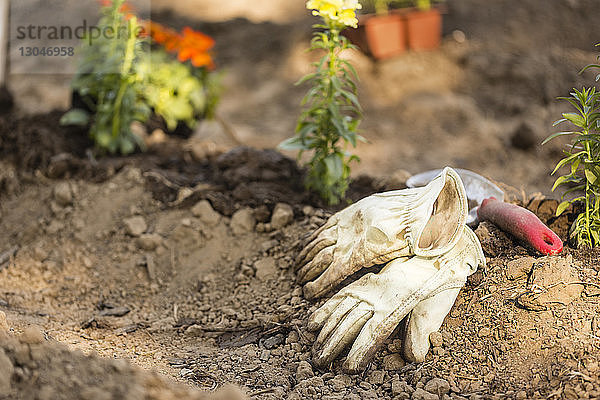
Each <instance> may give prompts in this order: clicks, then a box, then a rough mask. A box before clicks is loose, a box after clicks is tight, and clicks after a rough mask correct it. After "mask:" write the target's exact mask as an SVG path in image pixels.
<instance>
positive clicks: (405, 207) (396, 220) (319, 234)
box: [297, 168, 485, 373]
mask: <svg viewBox="0 0 600 400" xmlns="http://www.w3.org/2000/svg"><path fill="white" fill-rule="evenodd" d="M467 214H468V204H467V197H466V194H465V189H464V186H463V183H462V181H461V179H460V177H459V176H458V174H457V173H456V172H455V171H454V170H453V169H451V168H445V169H444V170H443V171H442V173H441V174H440V175H439V176H438V177H437V178H435V179H434V180H433V181H431V182H430V183H429V184H428V185H427V186H424V187H421V188H415V189H404V190H396V191H390V192H385V193H378V194H374V195H372V196H369V197H366V198H364V199H362V200H360V201H359V202H357V203H355V204H353V205H351V206H349V207H347V208H345V209H344V210H342V211H340V212H338V213H337V214H335V215H333V216H332V217H331V218H329V220H328V221H327V223H326V224H325V225H324V226H322V227H321V228H319V229H318V230H317V231H316V232H314V233H313V234H312V235H311V237H310V238H309V239H308V240H307V244H306V246H305V247H304V248H303V250H302V251H301V253H300V254H299V256H298V263H297V272H298V279H299V281H300V282H301V283H306V284H305V286H304V294H305V296H306V297H307V298H309V299H313V298H317V297H322V296H323V295H325V294H327V293H328V292H329V291H330V290H331V289H333V288H335V287H336V286H337V285H338V284H339V283H341V282H342V281H343V280H344V279H346V278H348V277H350V276H351V275H352V274H354V273H355V272H357V271H359V270H360V269H362V268H367V267H371V266H373V265H376V264H386V265H385V266H384V267H383V269H382V270H381V271H380V272H379V273H377V274H374V273H368V274H366V275H363V276H362V277H361V278H360V279H358V280H356V281H354V282H353V283H351V284H349V285H348V286H346V287H345V288H343V289H342V290H340V291H339V292H338V293H337V294H335V295H334V296H333V297H332V298H330V299H329V300H328V301H327V302H326V303H325V304H324V305H323V306H322V307H321V308H319V309H318V310H317V311H315V312H314V313H313V314H312V315H311V317H310V319H309V322H308V328H309V329H310V330H314V331H316V330H319V329H320V333H319V335H318V337H317V339H316V342H315V344H314V362H315V364H316V365H317V366H319V367H327V366H328V365H329V364H331V362H332V361H333V360H334V359H335V358H336V357H337V356H338V355H339V354H340V353H341V352H342V351H343V350H344V349H345V348H347V347H349V346H351V348H350V352H349V353H348V355H347V358H346V361H345V362H344V364H343V368H344V369H345V370H346V371H348V372H350V373H356V372H359V371H361V370H363V369H364V368H366V366H367V364H368V363H369V362H370V361H371V359H372V358H373V356H374V354H375V352H376V351H377V349H378V348H379V347H380V346H381V345H382V344H383V342H384V341H385V340H386V339H387V338H388V337H389V336H390V335H391V334H392V332H393V331H394V330H395V328H396V327H397V326H398V325H399V324H400V322H401V321H402V320H403V319H404V318H405V317H406V316H407V315H408V316H409V317H408V318H407V323H406V324H407V325H406V329H405V332H406V333H405V338H404V356H405V358H406V359H407V360H409V361H412V362H423V361H424V360H425V356H426V355H427V352H428V351H429V335H430V334H431V333H432V332H435V331H437V330H438V329H439V328H440V326H441V325H442V323H443V321H444V318H445V317H446V315H447V314H448V313H449V312H450V309H451V308H452V305H453V304H454V301H455V300H456V297H457V296H458V292H459V291H460V289H461V288H462V287H463V286H464V284H465V282H466V279H467V277H468V276H469V275H471V274H472V273H474V272H475V271H476V270H477V268H478V267H483V266H484V265H485V257H484V255H483V251H482V249H481V245H480V243H479V240H478V239H477V237H476V236H475V234H474V233H473V231H471V229H469V228H468V227H467V226H466V225H465V222H466V218H467Z"/></svg>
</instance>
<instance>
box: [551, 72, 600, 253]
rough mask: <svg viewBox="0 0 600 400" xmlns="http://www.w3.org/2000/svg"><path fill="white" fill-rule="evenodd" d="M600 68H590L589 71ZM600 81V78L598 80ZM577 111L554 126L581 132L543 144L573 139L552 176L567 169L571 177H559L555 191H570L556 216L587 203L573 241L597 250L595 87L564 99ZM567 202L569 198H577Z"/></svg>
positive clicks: (599, 114) (599, 113) (599, 160)
mask: <svg viewBox="0 0 600 400" xmlns="http://www.w3.org/2000/svg"><path fill="white" fill-rule="evenodd" d="M592 67H599V66H598V65H590V66H588V67H586V69H587V68H592ZM599 79H600V75H598V77H597V78H596V80H599ZM561 99H563V100H566V101H568V102H569V103H570V104H571V106H572V107H573V108H574V112H569V113H564V114H563V115H562V116H563V118H561V119H559V120H558V121H556V122H555V123H554V126H556V125H559V124H562V123H565V122H567V123H571V124H572V125H574V126H575V127H576V128H577V129H575V130H569V131H564V132H557V133H554V134H553V135H551V136H549V137H548V138H547V139H546V140H544V142H543V144H545V143H547V142H549V141H550V140H552V139H555V138H557V137H562V136H571V137H572V138H573V139H572V142H571V144H570V146H569V148H568V149H567V150H565V151H564V153H565V157H564V158H563V159H562V160H560V161H559V162H558V164H557V165H556V168H554V171H552V175H554V174H555V173H556V172H557V171H558V170H559V169H561V168H563V167H567V168H568V173H567V174H565V175H562V176H559V177H558V178H557V179H556V181H555V182H554V186H553V187H552V191H554V190H555V189H557V188H558V187H563V186H564V187H566V188H567V190H566V191H565V192H564V194H563V195H562V197H561V203H560V204H559V205H558V208H557V210H556V215H557V216H559V215H561V214H562V213H563V212H564V211H565V210H566V209H567V208H569V206H570V205H571V204H575V203H583V205H584V207H585V210H584V212H581V213H580V214H579V215H578V216H577V218H576V220H575V222H574V223H573V225H572V227H571V232H570V237H571V238H572V239H575V241H576V244H577V246H578V247H590V248H591V247H595V246H597V245H598V244H600V92H598V91H597V90H596V88H595V87H591V88H583V89H582V90H576V89H574V90H573V92H571V94H570V97H563V98H561ZM573 195H574V197H572V198H569V199H566V198H567V197H570V196H573Z"/></svg>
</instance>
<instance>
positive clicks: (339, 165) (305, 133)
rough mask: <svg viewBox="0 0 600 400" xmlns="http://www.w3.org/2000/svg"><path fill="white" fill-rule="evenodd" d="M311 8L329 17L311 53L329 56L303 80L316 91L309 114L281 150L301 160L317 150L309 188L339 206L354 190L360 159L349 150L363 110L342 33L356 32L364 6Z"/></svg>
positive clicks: (333, 2)
mask: <svg viewBox="0 0 600 400" xmlns="http://www.w3.org/2000/svg"><path fill="white" fill-rule="evenodd" d="M306 7H307V8H308V9H310V10H313V15H317V16H320V17H321V18H322V19H323V24H317V25H314V28H315V29H316V32H315V33H314V35H313V39H312V41H311V44H312V46H311V48H310V49H311V50H320V51H323V52H325V54H324V55H323V57H322V58H321V59H320V60H319V61H318V62H316V63H314V66H315V67H316V72H313V73H310V74H308V75H306V76H305V77H304V78H302V79H301V80H300V81H299V82H298V84H301V83H303V82H310V84H311V85H312V87H311V88H310V89H309V91H308V93H307V94H306V96H305V97H304V99H303V100H302V105H303V106H305V110H304V111H303V112H302V114H301V115H300V118H299V120H298V124H297V126H296V135H295V136H294V137H292V138H290V139H288V140H286V141H284V142H283V143H281V144H280V145H279V146H280V148H282V149H285V150H299V151H300V153H299V155H298V157H299V158H300V157H301V156H302V154H303V152H305V151H312V152H313V155H312V158H311V160H310V161H309V162H308V175H307V177H306V182H305V184H306V187H307V188H308V189H309V190H315V191H316V192H318V193H319V194H320V195H321V197H322V198H323V199H324V200H325V201H327V202H328V203H329V204H337V203H339V202H340V200H341V199H342V198H343V197H344V195H345V193H346V190H347V189H348V183H349V179H350V163H351V162H352V161H358V157H356V156H355V155H352V154H350V153H348V152H347V151H346V148H347V147H348V144H350V145H352V146H353V147H356V144H357V141H358V140H361V139H362V137H361V136H360V135H358V133H357V129H358V124H359V123H360V118H361V107H360V104H359V102H358V97H357V87H356V83H355V82H354V80H355V79H357V78H358V76H357V74H356V71H355V70H354V68H353V67H352V65H351V64H350V63H349V62H348V61H347V60H344V59H343V58H341V57H340V53H341V52H342V51H344V50H346V49H348V48H350V47H352V45H350V44H349V43H348V40H347V39H346V38H345V37H344V36H342V35H340V32H341V31H342V30H343V29H345V28H346V27H354V28H356V26H357V24H358V20H357V18H356V10H357V9H360V8H361V4H360V3H359V2H358V1H357V0H343V1H342V0H309V1H308V2H307V3H306ZM362 140H364V139H362Z"/></svg>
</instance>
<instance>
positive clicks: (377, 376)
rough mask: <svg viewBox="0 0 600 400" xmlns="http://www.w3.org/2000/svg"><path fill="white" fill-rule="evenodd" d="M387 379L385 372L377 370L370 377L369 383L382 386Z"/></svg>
mask: <svg viewBox="0 0 600 400" xmlns="http://www.w3.org/2000/svg"><path fill="white" fill-rule="evenodd" d="M384 379H385V371H380V370H375V371H373V372H371V374H370V375H369V383H371V384H372V385H381V384H382V383H383V381H384Z"/></svg>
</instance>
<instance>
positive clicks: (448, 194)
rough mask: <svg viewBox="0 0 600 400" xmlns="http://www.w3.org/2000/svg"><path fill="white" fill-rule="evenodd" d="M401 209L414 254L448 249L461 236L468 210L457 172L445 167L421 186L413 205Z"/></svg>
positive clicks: (425, 254) (432, 252)
mask: <svg viewBox="0 0 600 400" xmlns="http://www.w3.org/2000/svg"><path fill="white" fill-rule="evenodd" d="M404 211H405V212H406V216H405V218H407V219H408V220H409V221H410V222H409V223H408V229H407V230H408V234H407V237H408V243H409V245H410V246H411V249H412V252H413V254H415V255H416V256H420V257H435V256H439V255H441V254H444V253H447V252H448V251H449V250H450V249H452V248H453V247H454V246H455V245H456V243H457V242H458V241H459V239H460V237H461V236H462V227H463V226H464V225H465V224H466V221H467V215H468V213H469V208H468V201H467V195H466V192H465V188H464V185H463V182H462V180H461V179H460V176H459V175H458V173H456V171H454V170H453V169H452V168H449V167H446V168H444V169H443V170H442V172H441V174H440V175H439V176H438V177H437V178H435V179H434V180H432V181H431V182H430V183H429V184H428V185H427V186H425V187H424V188H422V192H421V193H420V194H419V196H418V197H417V198H416V199H415V202H414V206H413V207H410V208H409V209H406V210H404ZM418 216H420V218H418ZM415 217H417V218H415Z"/></svg>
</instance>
